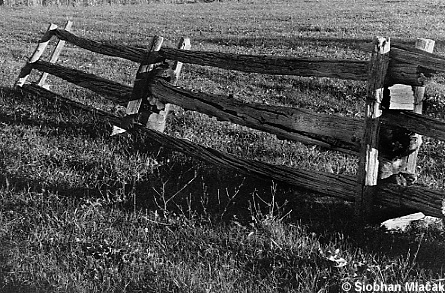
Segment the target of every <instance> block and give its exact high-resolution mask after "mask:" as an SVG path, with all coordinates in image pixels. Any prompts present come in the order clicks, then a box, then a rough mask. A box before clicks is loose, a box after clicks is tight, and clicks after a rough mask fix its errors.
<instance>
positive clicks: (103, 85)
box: [32, 60, 132, 105]
mask: <svg viewBox="0 0 445 293" xmlns="http://www.w3.org/2000/svg"><path fill="white" fill-rule="evenodd" d="M32 66H33V68H35V69H38V70H40V71H43V72H47V73H49V74H52V75H54V76H57V77H59V78H61V79H64V80H66V81H68V82H71V83H73V84H75V85H78V86H81V87H84V88H86V89H89V90H91V91H93V92H95V93H98V94H100V95H103V96H104V97H106V98H107V99H110V100H112V101H114V102H116V103H118V104H121V105H126V104H127V102H128V101H129V100H130V99H131V93H132V87H130V86H126V85H122V84H120V83H117V82H114V81H111V80H108V79H105V78H102V77H99V76H96V75H94V74H91V73H85V72H83V71H81V70H77V69H72V68H68V67H64V66H61V65H58V64H52V63H50V62H47V61H42V60H39V61H36V62H35V63H32Z"/></svg>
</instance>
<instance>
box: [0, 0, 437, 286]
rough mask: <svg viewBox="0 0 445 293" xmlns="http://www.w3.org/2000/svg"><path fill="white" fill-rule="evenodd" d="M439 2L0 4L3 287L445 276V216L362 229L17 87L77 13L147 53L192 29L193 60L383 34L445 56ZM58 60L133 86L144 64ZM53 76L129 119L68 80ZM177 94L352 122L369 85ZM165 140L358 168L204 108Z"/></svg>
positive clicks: (202, 74)
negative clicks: (52, 30) (42, 42)
mask: <svg viewBox="0 0 445 293" xmlns="http://www.w3.org/2000/svg"><path fill="white" fill-rule="evenodd" d="M443 8H444V5H443V4H441V1H426V0H425V1H413V0H408V1H391V0H386V1H383V0H376V1H364V0H356V1H346V0H345V1H343V0H334V1H332V0H331V1H329V0H319V1H311V0H306V1H276V2H269V1H262V0H250V1H249V0H240V1H226V2H211V3H204V2H195V3H188V2H181V3H179V2H178V3H168V2H163V3H160V2H159V3H149V4H137V5H103V6H88V7H82V6H77V7H65V6H60V7H57V6H47V7H22V6H16V7H3V6H2V7H0V27H1V28H2V29H1V30H0V292H342V285H343V284H345V283H346V282H349V283H350V284H354V283H355V282H359V283H360V284H365V283H366V284H373V283H379V284H380V283H386V284H404V283H405V282H413V281H417V282H420V283H426V282H427V281H429V282H436V283H438V282H441V281H443V278H444V272H443V270H444V266H443V263H445V259H444V256H445V246H444V244H443V240H444V238H445V234H444V230H443V227H442V225H441V224H440V223H437V224H436V225H432V226H428V227H424V226H421V225H412V226H410V227H409V228H408V230H407V231H404V232H402V231H391V232H388V231H386V230H385V229H383V228H380V227H379V225H378V224H376V225H369V226H366V227H361V226H360V227H359V226H357V225H356V223H355V222H354V217H353V210H352V206H351V204H347V203H343V202H339V201H337V200H335V199H328V198H326V197H324V196H322V195H317V194H312V193H310V192H308V191H305V190H302V189H299V188H297V187H295V186H288V185H285V184H283V183H280V182H272V181H270V180H264V179H257V178H254V177H249V176H245V175H242V174H237V173H235V172H233V171H232V170H228V169H221V168H215V166H212V165H209V164H206V163H204V162H202V161H200V160H199V159H196V158H191V157H188V156H186V155H184V154H181V153H178V152H172V151H170V150H169V149H168V146H161V145H158V144H156V143H155V142H153V141H152V140H150V137H148V136H146V135H144V134H142V133H138V132H134V133H127V134H124V135H120V136H113V137H110V131H111V125H109V124H108V123H106V122H104V121H101V120H100V119H98V118H97V117H93V116H92V115H90V114H89V113H84V112H81V111H77V110H73V109H67V108H65V107H63V105H61V104H59V103H53V102H49V101H45V100H43V99H41V98H39V97H31V96H27V95H23V94H21V93H19V92H18V91H15V90H13V88H12V86H13V84H14V81H15V78H16V77H17V75H18V73H19V71H20V68H21V67H22V66H23V65H24V64H25V62H26V60H27V58H28V57H29V56H30V55H31V53H32V52H33V50H34V48H35V45H36V43H37V42H38V40H39V39H40V37H41V35H42V34H43V32H44V31H45V30H46V28H47V26H48V24H49V23H50V22H53V23H56V24H58V25H60V26H63V24H64V23H65V21H66V20H68V19H69V20H72V21H73V22H74V26H73V32H74V33H75V34H77V35H79V36H85V37H87V38H91V39H96V40H103V41H110V42H117V43H122V44H128V45H136V46H147V45H148V44H147V39H148V38H149V37H150V36H153V35H160V36H163V37H164V38H165V43H164V46H169V47H175V46H176V43H177V42H178V41H179V38H180V37H183V36H184V37H189V38H190V39H191V44H192V49H193V50H204V51H220V52H231V53H242V54H266V55H269V54H276V55H282V56H306V57H309V56H310V57H328V58H340V59H360V60H368V59H369V46H367V44H368V43H369V42H370V41H371V40H372V38H373V37H374V36H387V37H391V38H392V40H393V41H395V42H403V43H407V44H413V43H414V41H415V39H416V38H431V39H434V40H436V47H435V53H438V54H444V53H445V52H444V46H443V45H444V40H445V31H444V30H443V29H442V27H443V23H444V20H445V16H444V15H443V13H441V10H443ZM366 48H368V49H366ZM60 63H61V64H63V65H66V66H71V67H74V68H80V69H82V70H85V71H87V72H92V73H95V74H98V75H101V76H104V77H106V78H109V79H112V80H115V81H119V82H121V83H124V84H128V85H132V82H133V80H134V75H135V72H136V70H137V64H133V63H130V62H126V61H122V60H117V59H114V58H109V57H104V56H99V55H97V54H94V53H90V52H87V51H83V50H80V49H78V48H75V47H73V46H70V45H67V46H66V49H65V51H64V52H63V53H62V56H61V58H60ZM37 77H38V75H34V76H32V78H33V79H34V80H35V78H37ZM443 81H444V79H443V77H442V76H437V77H435V78H434V80H432V81H431V82H430V83H429V84H428V86H427V90H426V97H427V101H426V106H427V107H426V111H427V114H428V115H430V116H433V117H437V118H442V119H445V117H444V113H445V111H444V110H445V102H444V98H445V96H444V92H445V91H444V90H445V87H444V82H443ZM49 83H50V84H51V85H52V89H53V90H54V91H57V92H59V93H61V94H63V95H64V96H66V97H69V98H71V99H73V100H77V101H81V102H83V103H85V104H88V105H93V106H94V107H98V108H101V109H104V110H107V111H111V112H113V111H116V110H117V109H116V106H115V105H113V104H112V103H110V102H108V101H106V100H105V99H104V98H103V97H100V96H97V95H95V94H92V93H90V92H88V91H87V90H84V89H81V88H78V87H75V86H73V85H68V84H67V83H65V82H63V81H61V80H58V79H57V78H51V77H50V78H49ZM179 85H180V86H183V87H186V88H191V89H195V90H199V91H204V92H209V93H217V94H225V95H228V94H233V95H234V97H235V98H237V99H242V100H244V101H255V102H262V103H266V104H271V105H286V106H292V107H301V108H306V109H311V110H314V111H317V112H320V113H335V114H339V115H344V116H348V117H357V118H360V117H363V108H364V97H365V92H366V85H365V83H361V82H351V81H341V80H334V79H328V78H323V79H318V78H299V77H287V76H264V75H260V74H246V73H240V72H234V71H230V72H229V71H226V70H222V69H214V68H207V67H202V66H194V65H188V64H186V65H185V66H184V69H183V72H182V75H181V79H180V81H179ZM166 132H167V133H169V134H171V135H174V136H176V137H180V138H184V139H187V140H190V141H193V142H196V143H199V144H202V145H205V146H210V147H213V148H215V149H218V150H220V151H225V152H229V153H231V154H234V155H238V156H242V157H245V158H252V159H258V160H261V161H265V162H270V163H275V164H284V165H287V166H292V167H296V168H306V169H312V170H320V171H326V172H333V173H336V174H349V175H354V174H355V173H356V166H357V160H356V158H355V157H353V156H349V155H345V154H342V153H338V152H333V151H330V152H327V151H324V150H323V149H321V148H318V147H313V146H305V145H302V144H300V143H295V142H289V141H283V140H278V139H276V138H275V137H274V136H272V135H269V134H266V133H262V132H259V131H254V130H251V129H248V128H246V127H242V126H237V125H233V124H230V123H225V122H217V121H216V120H215V119H212V118H209V117H207V116H205V115H201V114H199V113H194V112H185V111H182V110H180V109H177V110H176V111H175V113H174V114H173V115H172V116H171V117H170V119H169V124H168V128H167V130H166ZM444 150H445V144H444V143H443V142H440V141H436V140H433V139H430V138H425V143H424V145H423V147H422V149H421V152H420V155H419V173H420V176H419V182H418V184H420V185H423V186H427V187H429V188H434V189H439V190H440V189H443V188H444V183H445V181H444V179H443V178H444V171H443V170H444V162H445V161H444ZM394 216H395V214H394ZM353 291H354V289H353Z"/></svg>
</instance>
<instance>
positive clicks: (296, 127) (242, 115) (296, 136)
mask: <svg viewBox="0 0 445 293" xmlns="http://www.w3.org/2000/svg"><path fill="white" fill-rule="evenodd" d="M32 66H33V68H34V69H38V70H40V71H43V72H47V73H51V74H52V75H54V76H57V77H59V78H62V79H64V80H66V81H68V82H71V83H73V84H76V85H78V86H81V87H84V88H87V89H89V90H91V91H93V92H95V93H98V94H100V95H104V96H105V97H106V98H109V97H110V98H109V99H110V100H112V101H114V102H116V103H119V104H121V105H125V104H126V103H127V102H128V101H129V100H130V99H131V91H132V88H131V87H129V86H125V85H122V84H119V83H117V82H113V81H110V80H107V79H104V78H101V77H98V76H96V75H94V74H89V73H84V72H82V71H80V70H76V69H71V68H67V67H64V66H61V65H57V64H52V63H49V62H46V61H42V60H39V61H36V62H34V63H33V64H32ZM150 93H151V94H152V95H153V96H154V97H155V98H157V99H159V100H160V101H161V102H163V103H171V104H175V105H178V106H180V107H182V108H184V109H186V110H192V111H198V112H201V113H204V114H207V115H209V116H212V117H216V118H218V119H219V120H224V121H230V122H233V123H236V124H240V125H244V126H248V127H251V128H254V129H257V130H262V131H266V132H269V133H272V134H275V135H277V136H278V137H279V138H282V139H289V140H294V141H300V142H304V143H308V144H315V145H319V146H322V147H325V148H329V149H334V150H339V151H343V152H346V153H353V154H356V153H357V152H358V150H359V148H360V139H361V137H362V135H363V133H362V132H363V130H362V126H363V125H362V123H361V121H360V120H357V119H353V118H346V117H341V116H337V115H328V114H318V113H315V112H311V111H308V110H301V109H295V108H289V107H281V106H270V105H262V104H258V103H246V102H242V101H239V100H236V99H233V98H229V97H227V96H221V95H210V94H205V93H199V92H193V91H190V90H185V89H182V88H178V87H175V86H173V85H171V84H170V83H168V82H164V81H163V80H162V79H156V81H155V82H154V83H152V84H151V86H150Z"/></svg>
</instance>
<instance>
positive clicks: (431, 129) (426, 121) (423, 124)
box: [381, 111, 445, 140]
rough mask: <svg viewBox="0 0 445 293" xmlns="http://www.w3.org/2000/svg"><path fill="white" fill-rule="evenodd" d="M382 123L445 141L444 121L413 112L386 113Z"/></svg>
mask: <svg viewBox="0 0 445 293" xmlns="http://www.w3.org/2000/svg"><path fill="white" fill-rule="evenodd" d="M381 122H382V123H384V124H385V125H388V126H399V127H403V128H406V129H408V130H410V131H413V132H415V133H418V134H421V135H425V136H429V137H434V138H437V139H440V140H445V122H444V121H443V120H439V119H435V118H431V117H428V116H424V115H420V114H416V113H413V112H411V111H401V112H399V111H384V113H383V115H382V117H381Z"/></svg>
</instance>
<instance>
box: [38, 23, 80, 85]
mask: <svg viewBox="0 0 445 293" xmlns="http://www.w3.org/2000/svg"><path fill="white" fill-rule="evenodd" d="M72 26H73V22H72V21H71V20H68V21H67V22H66V24H65V28H64V29H65V30H66V31H68V32H69V31H70V30H71V27H72ZM64 46H65V41H64V40H59V41H58V42H57V45H56V47H55V49H54V51H53V53H52V54H51V59H50V60H49V62H50V63H56V62H57V60H58V59H59V56H60V53H61V52H62V50H63V47H64ZM47 78H48V73H47V72H43V73H42V75H41V76H40V79H39V81H38V82H37V84H38V85H39V86H41V87H43V88H45V89H48V88H49V85H48V84H47V83H46V79H47Z"/></svg>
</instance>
